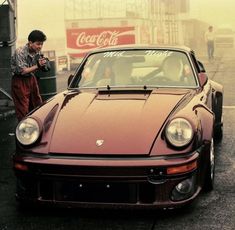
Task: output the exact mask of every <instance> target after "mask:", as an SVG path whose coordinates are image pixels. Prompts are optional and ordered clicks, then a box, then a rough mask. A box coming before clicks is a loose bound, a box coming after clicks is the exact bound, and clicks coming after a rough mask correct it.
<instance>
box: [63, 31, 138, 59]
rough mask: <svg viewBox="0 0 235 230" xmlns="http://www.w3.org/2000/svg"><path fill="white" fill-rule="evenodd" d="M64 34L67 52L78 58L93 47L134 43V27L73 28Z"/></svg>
mask: <svg viewBox="0 0 235 230" xmlns="http://www.w3.org/2000/svg"><path fill="white" fill-rule="evenodd" d="M66 35H67V52H68V54H69V55H70V56H73V57H79V58H81V57H84V55H85V54H86V53H87V52H89V51H91V50H93V49H97V48H103V47H107V46H117V45H127V44H135V28H134V27H110V28H73V29H67V31H66Z"/></svg>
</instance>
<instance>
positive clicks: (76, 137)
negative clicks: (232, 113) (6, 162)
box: [13, 47, 223, 208]
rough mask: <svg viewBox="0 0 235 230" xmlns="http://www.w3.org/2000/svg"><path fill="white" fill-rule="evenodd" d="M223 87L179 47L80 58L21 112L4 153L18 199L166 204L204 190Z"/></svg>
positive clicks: (116, 50)
mask: <svg viewBox="0 0 235 230" xmlns="http://www.w3.org/2000/svg"><path fill="white" fill-rule="evenodd" d="M222 99H223V88H222V86H221V85H220V84H218V83H216V82H214V81H212V80H210V79H209V78H208V76H207V75H206V72H205V69H204V67H203V65H202V63H201V62H199V61H198V60H197V58H196V57H195V54H194V52H193V51H192V50H190V49H189V48H186V47H161V48H159V47H118V48H106V49H99V50H96V51H93V52H90V53H89V54H88V55H87V56H86V57H85V58H84V59H83V61H82V63H81V64H80V65H79V67H78V69H77V70H76V71H75V73H74V75H73V76H71V77H70V79H69V86H68V89H67V90H66V91H64V92H62V93H60V94H58V95H56V96H54V97H53V98H51V99H49V100H48V101H47V102H45V103H44V104H43V105H42V106H41V107H39V108H38V109H36V110H34V111H33V112H31V113H30V114H28V116H27V117H25V119H23V120H22V121H21V122H20V123H19V124H18V126H17V129H16V152H15V154H14V156H13V164H14V171H15V175H16V178H17V189H16V197H17V199H18V200H19V201H20V202H21V203H23V204H24V203H28V202H29V203H31V204H32V203H40V204H51V205H61V206H66V207H71V206H77V207H123V208H126V207H129V208H135V207H137V208H174V207H180V206H182V205H185V204H188V203H190V202H191V201H193V200H194V199H195V198H196V197H197V196H198V194H199V193H200V191H201V190H202V189H203V188H204V189H205V190H211V189H212V188H213V180H214V167H215V157H214V140H215V139H221V138H222V131H223V130H222V126H223V124H222Z"/></svg>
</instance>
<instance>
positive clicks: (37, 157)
mask: <svg viewBox="0 0 235 230" xmlns="http://www.w3.org/2000/svg"><path fill="white" fill-rule="evenodd" d="M199 154H200V150H197V151H194V152H192V153H188V154H184V155H182V154H181V155H179V154H178V155H172V156H155V157H122V158H121V157H110V158H108V157H81V156H77V157H58V156H51V155H47V156H46V157H45V156H42V155H41V154H22V155H14V156H13V162H20V163H26V164H45V165H67V166H90V167H92V166H95V167H97V166H98V167H99V166H100V167H112V166H113V167H117V166H118V167H120V166H122V167H131V166H132V167H143V166H145V167H148V166H149V167H151V166H172V165H174V166H177V165H181V164H187V163H189V162H192V161H194V160H196V159H198V157H199Z"/></svg>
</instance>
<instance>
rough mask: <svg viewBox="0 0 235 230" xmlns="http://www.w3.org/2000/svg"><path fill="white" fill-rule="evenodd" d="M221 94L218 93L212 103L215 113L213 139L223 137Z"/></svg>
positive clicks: (218, 139)
mask: <svg viewBox="0 0 235 230" xmlns="http://www.w3.org/2000/svg"><path fill="white" fill-rule="evenodd" d="M222 108H223V96H222V95H218V96H217V97H216V100H215V101H214V103H213V111H214V113H215V127H214V139H215V140H216V141H220V140H222V138H223V109H222Z"/></svg>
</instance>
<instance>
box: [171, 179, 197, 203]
mask: <svg viewBox="0 0 235 230" xmlns="http://www.w3.org/2000/svg"><path fill="white" fill-rule="evenodd" d="M194 191H195V176H192V177H190V178H188V179H186V180H183V181H181V182H180V183H179V184H177V185H176V186H175V188H174V189H173V191H172V196H171V199H172V200H173V201H179V200H184V199H187V198H189V197H190V196H192V195H193V193H194Z"/></svg>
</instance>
